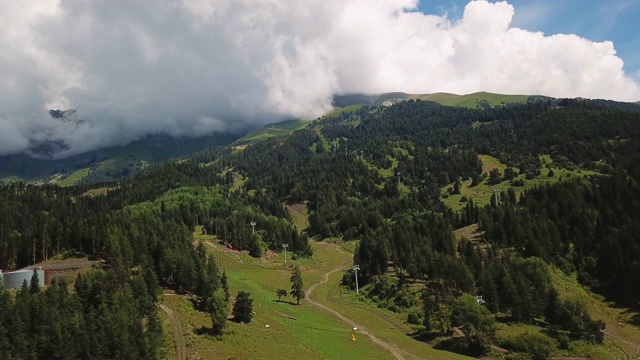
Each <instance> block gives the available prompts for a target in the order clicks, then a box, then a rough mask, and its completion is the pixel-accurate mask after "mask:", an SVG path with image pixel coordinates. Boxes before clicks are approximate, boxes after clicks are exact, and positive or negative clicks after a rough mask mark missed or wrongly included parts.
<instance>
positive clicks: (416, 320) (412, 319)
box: [407, 312, 421, 325]
mask: <svg viewBox="0 0 640 360" xmlns="http://www.w3.org/2000/svg"><path fill="white" fill-rule="evenodd" d="M407 322H408V323H409V324H414V325H420V323H421V321H420V317H419V316H418V314H416V313H414V312H410V313H409V315H407Z"/></svg>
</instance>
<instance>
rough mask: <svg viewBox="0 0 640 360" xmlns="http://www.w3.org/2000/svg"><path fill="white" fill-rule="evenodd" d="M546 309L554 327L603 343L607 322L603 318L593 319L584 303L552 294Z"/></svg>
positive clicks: (572, 335) (580, 337)
mask: <svg viewBox="0 0 640 360" xmlns="http://www.w3.org/2000/svg"><path fill="white" fill-rule="evenodd" d="M551 298H552V299H551V300H552V301H553V303H551V302H550V305H549V307H548V308H547V310H546V314H547V321H549V323H550V324H551V326H552V328H553V329H555V330H556V331H557V330H564V331H567V332H568V333H569V335H570V336H571V337H572V338H574V339H578V340H586V341H589V342H594V343H598V344H601V343H602V342H603V341H604V328H605V323H604V322H603V321H601V320H593V319H592V318H591V316H590V315H589V312H588V311H587V310H586V308H585V305H584V303H582V302H580V301H578V300H572V299H568V300H560V299H559V298H557V297H555V296H552V297H551Z"/></svg>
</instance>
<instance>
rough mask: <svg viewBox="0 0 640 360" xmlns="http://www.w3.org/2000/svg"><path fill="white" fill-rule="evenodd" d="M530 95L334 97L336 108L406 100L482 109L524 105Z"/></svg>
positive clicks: (485, 93)
mask: <svg viewBox="0 0 640 360" xmlns="http://www.w3.org/2000/svg"><path fill="white" fill-rule="evenodd" d="M528 98H529V96H528V95H502V94H493V93H488V92H478V93H473V94H467V95H456V94H449V93H433V94H422V95H420V94H406V93H402V92H394V93H385V94H381V95H358V94H355V95H341V96H336V97H334V104H336V106H340V107H344V106H348V105H353V104H362V105H369V106H371V105H383V104H385V103H386V104H394V103H397V102H399V101H405V100H411V99H413V100H418V99H419V100H428V101H433V102H437V103H439V104H442V105H447V106H460V107H467V108H472V109H474V108H481V107H485V106H491V107H493V106H501V105H506V104H512V103H524V102H526V101H527V99H528Z"/></svg>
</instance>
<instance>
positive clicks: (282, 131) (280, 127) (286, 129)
mask: <svg viewBox="0 0 640 360" xmlns="http://www.w3.org/2000/svg"><path fill="white" fill-rule="evenodd" d="M310 123H311V121H309V120H285V121H282V122H279V123H274V124H267V125H265V126H264V127H262V128H261V129H258V130H256V131H254V132H252V133H249V134H247V135H245V136H243V137H241V138H240V139H238V141H237V142H238V143H243V144H250V143H254V142H256V141H260V140H265V139H269V138H272V137H280V136H286V135H289V134H291V133H292V132H294V131H296V130H298V129H302V128H304V127H305V126H307V125H309V124H310Z"/></svg>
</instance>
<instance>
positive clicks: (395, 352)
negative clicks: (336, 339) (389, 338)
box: [305, 265, 404, 360]
mask: <svg viewBox="0 0 640 360" xmlns="http://www.w3.org/2000/svg"><path fill="white" fill-rule="evenodd" d="M348 268H349V266H347V265H340V266H338V267H337V268H335V269H333V270H331V271H329V272H327V273H326V274H324V276H323V277H322V280H321V281H320V282H317V283H315V284H313V285H311V286H310V287H309V289H307V291H306V292H305V295H306V300H307V302H309V303H310V304H313V305H315V306H317V307H319V308H321V309H323V310H324V311H327V312H329V313H331V314H333V315H335V316H336V317H338V318H339V319H341V320H342V321H344V322H346V323H347V324H350V325H351V326H352V327H356V328H358V331H357V332H358V333H361V334H365V335H367V336H369V337H370V338H371V341H373V342H374V343H376V344H378V345H380V346H381V347H383V348H387V349H388V350H389V351H390V352H391V354H393V356H394V357H395V358H396V359H398V360H404V357H402V354H400V351H399V350H398V349H397V348H396V347H395V346H392V345H390V344H387V343H386V342H385V341H383V340H381V339H380V338H378V337H376V336H375V335H374V334H372V333H370V332H369V331H368V330H367V329H366V328H363V327H362V326H361V325H358V324H356V322H355V321H353V320H351V319H349V318H347V317H346V316H344V315H342V314H341V313H339V312H337V311H335V310H333V309H330V308H329V307H327V306H325V305H323V304H320V303H318V302H316V301H315V300H313V299H312V298H311V294H312V293H313V291H314V290H315V289H316V287H318V285H322V284H326V283H327V282H328V281H329V276H331V274H334V273H336V272H338V271H344V270H346V269H348Z"/></svg>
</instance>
